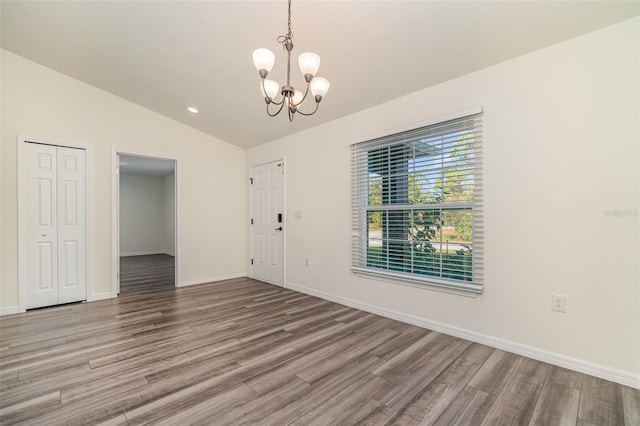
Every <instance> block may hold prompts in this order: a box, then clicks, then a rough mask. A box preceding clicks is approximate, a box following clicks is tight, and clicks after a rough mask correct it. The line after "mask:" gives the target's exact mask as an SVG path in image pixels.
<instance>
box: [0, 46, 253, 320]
mask: <svg viewBox="0 0 640 426" xmlns="http://www.w3.org/2000/svg"><path fill="white" fill-rule="evenodd" d="M0 54H1V62H2V67H1V77H2V79H1V80H2V81H1V91H2V106H1V108H2V118H1V124H2V133H1V137H2V145H1V149H2V153H1V159H2V164H1V166H2V170H1V177H2V183H1V189H0V191H1V192H0V203H1V212H2V213H1V216H0V217H1V218H2V223H1V232H2V250H1V252H2V276H1V280H0V313H8V312H14V311H15V310H16V309H17V306H18V289H17V230H16V228H17V217H16V214H17V208H16V204H17V195H16V179H17V167H16V166H17V159H16V147H17V142H16V140H17V136H18V135H23V136H26V137H30V138H40V139H46V140H50V141H55V142H58V143H61V144H64V143H73V144H84V145H86V146H88V147H89V151H90V152H89V155H90V157H89V167H90V176H89V179H90V187H89V188H90V189H89V190H90V197H89V208H90V216H89V230H90V238H91V240H90V245H91V257H90V267H91V274H90V276H89V280H90V286H89V295H90V297H91V298H100V297H110V295H111V273H112V265H111V258H112V252H111V232H112V231H111V229H112V228H111V202H112V200H111V179H112V164H111V157H112V147H113V146H117V147H119V148H121V149H122V150H124V151H126V150H130V151H134V152H149V153H155V154H156V155H158V156H161V157H162V156H164V157H169V158H178V159H179V168H180V177H179V185H180V190H179V196H180V211H181V216H180V217H179V220H180V225H179V227H180V235H179V241H177V245H178V248H179V249H180V250H181V251H180V253H179V254H178V256H179V260H180V264H179V265H178V266H179V269H180V274H181V275H180V280H181V282H180V283H179V284H181V285H185V284H193V283H201V282H207V281H210V280H215V279H221V278H226V277H231V276H239V275H244V274H245V273H246V266H245V259H246V251H245V248H246V245H245V243H244V240H245V233H246V222H245V217H246V215H245V214H244V212H245V210H246V204H245V198H246V194H245V192H246V185H245V183H246V180H245V176H244V164H245V152H244V150H242V149H240V148H237V147H235V146H233V145H230V144H228V143H226V142H223V141H221V140H219V139H216V138H214V137H211V136H209V135H206V134H204V133H202V132H199V131H197V130H194V129H193V128H190V127H188V126H185V125H183V124H181V123H178V122H176V121H174V120H171V119H169V118H166V117H164V116H161V115H159V114H157V113H155V112H152V111H150V110H147V109H145V108H143V107H140V106H138V105H135V104H133V103H130V102H128V101H125V100H123V99H121V98H119V97H116V96H114V95H111V94H108V93H106V92H104V91H102V90H99V89H96V88H95V87H92V86H89V85H87V84H84V83H82V82H80V81H77V80H75V79H72V78H70V77H68V76H65V75H63V74H60V73H58V72H55V71H53V70H51V69H49V68H46V67H43V66H41V65H38V64H36V63H34V62H32V61H29V60H27V59H25V58H22V57H20V56H17V55H15V54H13V53H11V52H8V51H5V50H2V51H0ZM176 108H183V106H182V105H177V106H176ZM185 114H188V113H187V112H186V111H185ZM193 119H194V120H196V119H198V118H197V117H194V118H193ZM221 182H223V183H224V184H219V183H221ZM220 200H224V203H221V202H220ZM221 223H223V224H225V226H220V224H221Z"/></svg>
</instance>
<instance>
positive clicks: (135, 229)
mask: <svg viewBox="0 0 640 426" xmlns="http://www.w3.org/2000/svg"><path fill="white" fill-rule="evenodd" d="M172 192H173V191H172ZM166 207H167V206H166V205H165V177H164V176H140V175H131V174H124V173H120V256H136V255H144V254H156V253H165V249H166V248H165V244H166V240H167V234H169V233H171V232H173V225H172V224H171V225H169V226H170V228H169V229H167V225H168V223H167V221H166V220H165V215H166ZM171 251H172V252H173V247H172V248H171Z"/></svg>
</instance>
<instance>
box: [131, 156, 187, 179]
mask: <svg viewBox="0 0 640 426" xmlns="http://www.w3.org/2000/svg"><path fill="white" fill-rule="evenodd" d="M118 157H119V160H120V161H119V163H118V164H119V166H120V167H119V168H120V173H121V174H125V175H143V176H169V175H172V174H174V173H175V168H176V162H175V161H174V160H162V159H159V158H149V157H138V156H135V155H123V154H120V155H119V156H118Z"/></svg>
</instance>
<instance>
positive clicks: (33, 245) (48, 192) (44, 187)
mask: <svg viewBox="0 0 640 426" xmlns="http://www.w3.org/2000/svg"><path fill="white" fill-rule="evenodd" d="M26 152H27V153H28V155H27V160H26V170H25V172H26V182H25V188H24V189H25V191H26V193H25V199H26V215H27V217H26V221H27V227H26V235H25V238H26V239H27V244H26V245H27V251H26V256H27V263H26V266H27V268H26V275H27V282H28V290H27V309H28V308H37V307H40V306H49V305H55V304H57V303H58V256H57V251H58V250H57V243H58V235H57V234H58V232H57V229H58V217H57V216H58V210H57V197H56V192H57V188H56V187H57V179H56V167H57V164H58V161H57V153H56V147H54V146H49V145H40V144H33V143H28V144H26Z"/></svg>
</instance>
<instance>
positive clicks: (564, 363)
mask: <svg viewBox="0 0 640 426" xmlns="http://www.w3.org/2000/svg"><path fill="white" fill-rule="evenodd" d="M286 287H287V288H288V289H291V290H294V291H298V292H300V293H305V294H309V295H311V296H315V297H319V298H321V299H325V300H328V301H331V302H335V303H339V304H341V305H345V306H349V307H352V308H355V309H359V310H362V311H365V312H370V313H372V314H376V315H380V316H383V317H386V318H391V319H394V320H397V321H402V322H404V323H407V324H412V325H416V326H418V327H422V328H426V329H429V330H433V331H436V332H438V333H443V334H447V335H449V336H454V337H459V338H461V339H466V340H470V341H472V342H476V343H481V344H483V345H487V346H491V347H493V348H496V349H501V350H504V351H507V352H512V353H515V354H518V355H522V356H525V357H528V358H532V359H535V360H538V361H542V362H546V363H549V364H553V365H557V366H559V367H563V368H567V369H569V370H574V371H578V372H580V373H584V374H588V375H590V376H595V377H599V378H601V379H605V380H609V381H612V382H615V383H619V384H621V385H625V386H630V387H633V388H636V389H640V375H638V374H633V373H630V372H628V371H622V370H618V369H615V368H612V367H608V366H606V365H601V364H596V363H593V362H589V361H585V360H581V359H578V358H573V357H570V356H567V355H563V354H559V353H556V352H551V351H547V350H545V349H540V348H536V347H533V346H528V345H523V344H521V343H517V342H512V341H510V340H505V339H501V338H499V337H495V336H490V335H488V334H483V333H478V332H476V331H473V330H468V329H465V328H461V327H455V326H452V325H448V324H444V323H441V322H438V321H433V320H429V319H427V318H422V317H417V316H414V315H408V314H405V313H402V312H398V311H394V310H391V309H386V308H382V307H380V306H375V305H370V304H368V303H363V302H359V301H356V300H353V299H348V298H345V297H341V296H336V295H333V294H330V293H325V292H323V291H319V290H315V289H312V288H309V287H305V286H301V285H297V284H293V283H287V286H286Z"/></svg>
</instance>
